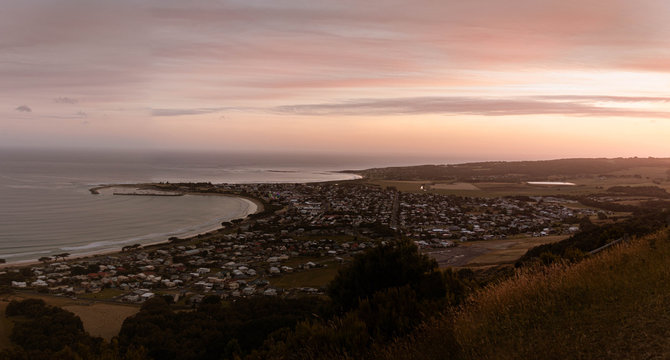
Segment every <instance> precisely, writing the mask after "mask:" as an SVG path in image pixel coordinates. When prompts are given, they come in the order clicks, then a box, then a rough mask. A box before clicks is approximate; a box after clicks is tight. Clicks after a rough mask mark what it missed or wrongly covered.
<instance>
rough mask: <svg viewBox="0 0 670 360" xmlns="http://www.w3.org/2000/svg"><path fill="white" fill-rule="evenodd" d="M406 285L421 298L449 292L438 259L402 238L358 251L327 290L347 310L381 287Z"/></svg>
mask: <svg viewBox="0 0 670 360" xmlns="http://www.w3.org/2000/svg"><path fill="white" fill-rule="evenodd" d="M405 285H409V286H410V287H411V288H412V289H413V290H414V291H415V292H416V295H417V298H419V299H423V298H436V297H443V296H444V295H445V293H446V287H445V284H444V279H443V277H442V276H441V273H440V272H439V270H438V267H437V262H436V261H435V260H434V259H431V258H429V257H428V256H426V255H423V254H421V253H419V249H418V248H417V247H416V245H414V243H412V242H411V241H409V240H400V241H399V242H397V243H395V244H389V245H384V246H378V247H376V248H373V249H371V250H368V251H367V252H365V253H364V254H361V255H358V256H357V257H356V258H355V259H354V261H353V263H352V264H351V266H349V267H347V268H344V269H340V271H339V272H338V273H337V276H335V279H333V281H332V282H331V283H330V284H329V285H328V289H327V292H328V295H329V296H330V298H331V299H332V300H333V302H334V303H335V305H336V306H337V307H339V308H340V310H343V311H347V310H350V309H353V308H355V307H356V306H357V305H358V303H359V301H360V300H361V299H366V298H370V297H371V296H372V295H373V294H374V293H376V292H378V291H381V290H385V289H388V288H393V287H402V286H405Z"/></svg>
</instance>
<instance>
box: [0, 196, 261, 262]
mask: <svg viewBox="0 0 670 360" xmlns="http://www.w3.org/2000/svg"><path fill="white" fill-rule="evenodd" d="M152 185H154V184H153V183H142V184H106V185H99V186H95V187H92V188H90V189H89V191H90V192H91V195H98V194H99V190H104V189H108V188H114V187H139V188H141V187H143V186H152ZM124 195H127V196H164V195H146V194H124ZM182 195H197V196H226V197H230V198H236V199H241V200H244V201H245V202H247V204H248V208H247V211H245V212H246V214H245V215H244V216H241V217H236V218H232V219H230V220H235V219H243V221H246V220H247V219H248V218H249V216H251V215H254V214H259V213H262V212H264V211H265V205H264V204H263V202H262V201H261V200H260V199H256V198H253V197H250V196H245V195H235V194H222V193H203V192H195V191H194V192H190V191H185V192H183V194H182ZM113 196H118V195H117V194H113ZM230 220H228V221H230ZM217 222H218V225H214V226H215V227H214V228H209V227H203V229H205V230H203V229H201V230H197V233H190V234H188V235H185V237H183V238H182V239H181V240H183V241H189V240H191V239H194V238H196V237H199V236H203V235H208V234H213V233H216V232H219V231H220V230H222V229H223V226H222V225H221V223H222V222H223V221H221V219H218V220H217ZM169 244H170V240H169V238H168V239H165V240H160V241H154V242H149V243H146V244H141V247H140V248H139V249H137V250H145V249H147V248H153V247H157V246H163V245H169ZM122 247H123V246H121V247H119V248H118V249H102V250H98V251H91V252H86V253H78V254H73V255H72V256H68V257H67V258H65V260H60V261H58V260H53V261H51V262H52V263H53V262H70V261H76V260H82V259H87V258H94V257H98V256H111V255H114V254H123V253H126V252H124V251H123V250H122ZM38 264H42V262H41V261H39V260H38V259H28V260H18V261H14V262H6V263H2V264H0V269H9V268H22V267H26V266H32V265H38Z"/></svg>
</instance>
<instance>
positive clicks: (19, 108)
mask: <svg viewBox="0 0 670 360" xmlns="http://www.w3.org/2000/svg"><path fill="white" fill-rule="evenodd" d="M15 110H16V111H19V112H31V111H33V110H32V109H31V108H30V107H28V106H26V105H21V106H18V107H17V108H16V109H15Z"/></svg>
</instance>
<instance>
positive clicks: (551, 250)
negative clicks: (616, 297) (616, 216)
mask: <svg viewBox="0 0 670 360" xmlns="http://www.w3.org/2000/svg"><path fill="white" fill-rule="evenodd" d="M669 215H670V213H668V211H667V210H659V211H651V212H648V213H646V214H644V215H639V216H635V217H633V218H631V219H628V220H626V221H622V222H619V223H614V224H606V225H602V226H596V225H593V224H590V225H586V224H585V223H584V224H583V225H580V226H582V229H583V230H582V231H581V232H579V233H577V234H575V235H573V236H571V237H569V238H568V239H565V240H563V241H559V242H556V243H552V244H545V245H540V246H536V247H534V248H532V249H530V250H528V252H526V254H525V255H524V256H522V257H521V259H519V262H517V264H518V265H523V264H524V263H528V262H531V261H532V260H533V259H541V260H542V261H543V262H544V263H550V262H553V261H554V260H556V259H559V258H565V259H569V260H574V259H575V258H577V259H578V258H579V257H580V256H579V253H580V252H581V253H587V252H589V251H591V250H595V249H597V248H599V247H601V246H603V245H606V244H607V243H609V242H611V241H614V240H617V239H620V238H623V237H624V236H642V235H647V234H651V233H652V232H654V231H657V230H659V229H661V228H662V227H664V226H667V225H668V220H669Z"/></svg>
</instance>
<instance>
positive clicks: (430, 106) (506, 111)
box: [271, 95, 670, 118]
mask: <svg viewBox="0 0 670 360" xmlns="http://www.w3.org/2000/svg"><path fill="white" fill-rule="evenodd" d="M642 101H644V102H669V101H670V98H662V97H617V96H590V97H588V96H570V95H567V96H537V97H519V98H475V97H414V98H395V99H362V100H350V101H346V102H340V103H330V104H328V103H324V104H298V105H287V106H278V107H275V108H272V109H271V111H274V112H277V113H282V114H295V115H320V116H332V115H349V116H350V115H373V116H383V115H409V114H445V115H455V114H463V115H484V116H509V115H548V114H558V115H571V116H629V117H655V118H658V117H661V118H670V112H661V111H644V110H636V109H627V108H617V107H607V106H603V105H597V104H596V103H598V102H642Z"/></svg>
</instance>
